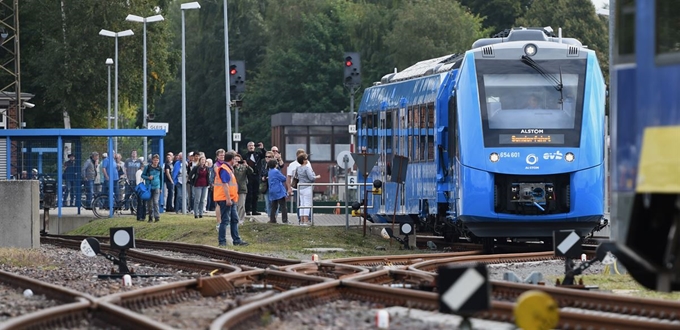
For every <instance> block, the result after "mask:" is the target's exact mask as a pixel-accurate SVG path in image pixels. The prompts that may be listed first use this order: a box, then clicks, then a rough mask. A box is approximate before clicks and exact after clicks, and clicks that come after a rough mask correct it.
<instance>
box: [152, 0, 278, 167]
mask: <svg viewBox="0 0 680 330" xmlns="http://www.w3.org/2000/svg"><path fill="white" fill-rule="evenodd" d="M228 6H229V7H228V15H229V17H228V19H229V22H228V27H229V53H230V54H229V58H230V59H231V60H246V67H247V72H248V75H247V82H246V85H250V84H251V82H252V80H253V78H254V75H253V73H255V72H256V71H255V70H254V68H256V67H257V65H258V64H259V63H260V62H261V61H262V58H263V53H264V51H263V49H264V46H265V44H266V40H267V39H266V36H265V25H264V19H263V16H262V12H261V11H262V10H265V7H264V6H263V3H262V1H258V0H244V1H229V3H228ZM179 7H180V6H179V3H176V4H173V5H172V7H171V8H170V9H169V16H170V18H171V19H172V22H173V23H172V27H171V29H172V30H173V31H175V38H174V41H173V44H172V45H171V46H170V47H171V49H173V50H174V51H175V52H177V54H179V55H181V33H182V31H181V19H180V10H179ZM185 29H186V33H185V39H186V57H185V62H186V70H187V72H186V102H187V107H186V116H187V120H186V127H187V148H188V149H189V150H201V151H204V152H206V154H207V155H208V156H210V157H212V153H213V152H214V151H215V150H216V149H218V148H226V147H227V146H226V141H227V136H226V132H227V130H226V126H227V124H226V123H227V122H226V95H225V67H224V7H223V1H221V0H212V1H202V2H201V9H200V10H197V11H193V10H192V11H187V12H186V13H185ZM178 58H179V57H178ZM180 64H181V59H180V62H177V67H178V70H177V74H176V76H175V79H174V80H173V81H171V82H170V83H169V84H168V88H167V90H166V93H165V94H164V95H163V96H162V97H161V98H160V99H159V100H158V103H157V108H158V109H159V113H158V119H157V120H158V121H164V122H168V123H169V124H170V132H169V134H168V137H167V138H166V141H165V142H166V148H167V149H168V150H174V151H179V150H180V149H181V142H182V134H181V132H182V130H181V127H182V118H181V113H182V111H181V109H182V103H181V101H182V96H181V95H182V90H181V79H180V78H181V68H179V66H180ZM232 99H233V97H232ZM232 111H233V108H232ZM234 119H235V118H234V116H233V114H232V122H234Z"/></svg>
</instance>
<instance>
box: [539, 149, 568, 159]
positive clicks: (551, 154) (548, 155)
mask: <svg viewBox="0 0 680 330" xmlns="http://www.w3.org/2000/svg"><path fill="white" fill-rule="evenodd" d="M563 156H564V155H562V153H561V152H560V151H559V150H557V151H555V152H546V153H544V154H543V159H545V160H548V159H562V157H563Z"/></svg>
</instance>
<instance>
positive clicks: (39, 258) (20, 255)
mask: <svg viewBox="0 0 680 330" xmlns="http://www.w3.org/2000/svg"><path fill="white" fill-rule="evenodd" d="M0 265H7V266H10V267H42V268H52V267H56V266H55V265H53V264H52V262H51V261H50V259H49V258H47V257H45V255H43V254H42V253H41V252H40V250H36V249H17V248H0Z"/></svg>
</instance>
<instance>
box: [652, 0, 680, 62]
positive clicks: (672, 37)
mask: <svg viewBox="0 0 680 330" xmlns="http://www.w3.org/2000/svg"><path fill="white" fill-rule="evenodd" d="M678 17H680V6H678V2H677V1H673V0H657V1H656V19H655V24H656V26H655V29H656V31H655V35H656V55H657V56H656V62H657V64H671V63H680V19H678Z"/></svg>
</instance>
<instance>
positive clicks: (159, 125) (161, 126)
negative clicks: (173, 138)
mask: <svg viewBox="0 0 680 330" xmlns="http://www.w3.org/2000/svg"><path fill="white" fill-rule="evenodd" d="M146 128H148V129H162V130H164V131H165V133H168V132H169V131H170V124H168V123H146Z"/></svg>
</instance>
